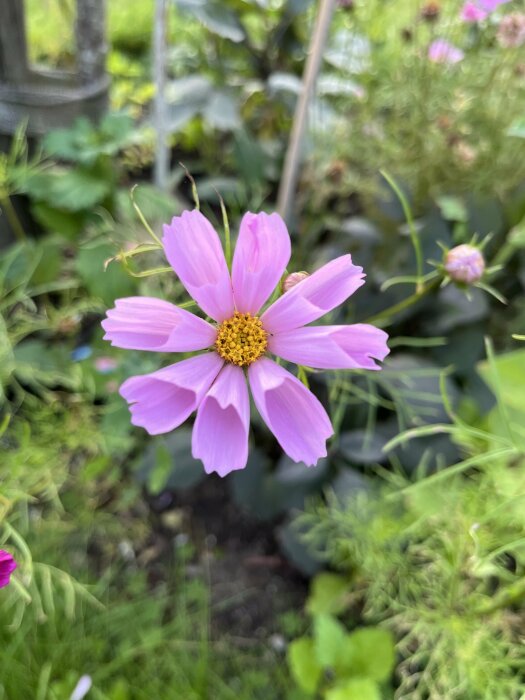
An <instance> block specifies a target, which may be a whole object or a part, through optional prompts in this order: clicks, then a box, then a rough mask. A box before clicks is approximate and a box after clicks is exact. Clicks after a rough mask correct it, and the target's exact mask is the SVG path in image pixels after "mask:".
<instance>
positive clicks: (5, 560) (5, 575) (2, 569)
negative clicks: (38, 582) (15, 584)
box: [0, 549, 16, 588]
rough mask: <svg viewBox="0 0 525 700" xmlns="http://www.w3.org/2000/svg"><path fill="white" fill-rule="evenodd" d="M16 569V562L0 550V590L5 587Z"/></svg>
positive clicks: (7, 553)
mask: <svg viewBox="0 0 525 700" xmlns="http://www.w3.org/2000/svg"><path fill="white" fill-rule="evenodd" d="M15 569H16V562H15V560H14V559H13V557H12V555H11V554H9V552H6V551H5V550H3V549H0V588H4V587H5V586H7V585H8V584H9V582H10V580H11V574H12V573H13V571H14V570H15Z"/></svg>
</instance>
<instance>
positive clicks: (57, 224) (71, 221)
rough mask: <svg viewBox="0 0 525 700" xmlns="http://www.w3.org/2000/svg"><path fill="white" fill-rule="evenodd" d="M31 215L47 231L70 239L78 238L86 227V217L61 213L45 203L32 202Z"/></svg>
mask: <svg viewBox="0 0 525 700" xmlns="http://www.w3.org/2000/svg"><path fill="white" fill-rule="evenodd" d="M31 213H32V214H33V216H34V217H35V219H36V220H37V221H38V223H39V224H40V225H41V226H43V227H44V228H45V229H46V231H50V232H52V233H59V234H61V235H62V236H65V237H66V238H69V239H72V238H76V236H78V234H79V233H80V232H81V231H82V228H83V225H84V216H83V215H81V214H80V215H79V214H78V212H71V211H61V210H60V209H57V208H56V207H52V206H50V205H49V204H46V203H45V202H32V203H31Z"/></svg>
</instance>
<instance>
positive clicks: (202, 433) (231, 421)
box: [192, 365, 250, 477]
mask: <svg viewBox="0 0 525 700" xmlns="http://www.w3.org/2000/svg"><path fill="white" fill-rule="evenodd" d="M249 429H250V402H249V397H248V387H247V385H246V379H245V377H244V373H243V371H242V370H241V369H240V368H239V367H235V366H234V365H226V366H225V367H224V368H223V370H222V371H221V373H220V374H219V376H218V377H217V379H216V380H215V382H214V383H213V385H212V386H211V388H210V390H209V391H208V392H207V394H206V396H205V397H204V399H203V400H202V403H201V404H200V406H199V410H198V411H197V417H196V419H195V425H194V427H193V435H192V454H193V456H194V457H195V459H200V460H202V462H203V464H204V469H205V471H206V473H207V474H211V473H213V472H215V473H217V474H218V475H219V476H221V477H223V476H226V475H227V474H229V473H230V472H232V471H235V470H238V469H244V467H245V466H246V463H247V461H248V434H249Z"/></svg>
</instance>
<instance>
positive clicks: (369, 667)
mask: <svg viewBox="0 0 525 700" xmlns="http://www.w3.org/2000/svg"><path fill="white" fill-rule="evenodd" d="M342 646H343V649H342V651H341V654H340V656H339V665H338V669H337V670H338V672H339V673H340V674H341V675H345V676H359V677H361V676H363V677H366V678H372V679H373V680H375V681H378V682H379V683H381V682H382V681H385V680H387V679H388V678H389V677H390V675H391V673H392V671H393V669H394V661H395V647H394V639H393V637H392V634H391V633H390V632H389V631H388V630H386V629H381V628H379V627H364V628H363V629H360V630H357V631H356V632H353V633H352V634H351V635H349V636H347V637H346V639H345V640H344V642H343V645H342Z"/></svg>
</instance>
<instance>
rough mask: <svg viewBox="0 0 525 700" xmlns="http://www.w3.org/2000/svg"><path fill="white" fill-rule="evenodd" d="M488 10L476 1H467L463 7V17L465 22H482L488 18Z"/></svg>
mask: <svg viewBox="0 0 525 700" xmlns="http://www.w3.org/2000/svg"><path fill="white" fill-rule="evenodd" d="M488 14H489V13H488V12H487V11H486V10H484V9H483V8H482V7H480V6H479V5H478V3H476V2H466V3H465V4H464V5H463V7H462V9H461V19H462V20H463V21H464V22H472V23H476V22H482V21H483V20H484V19H486V18H487V16H488Z"/></svg>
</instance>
